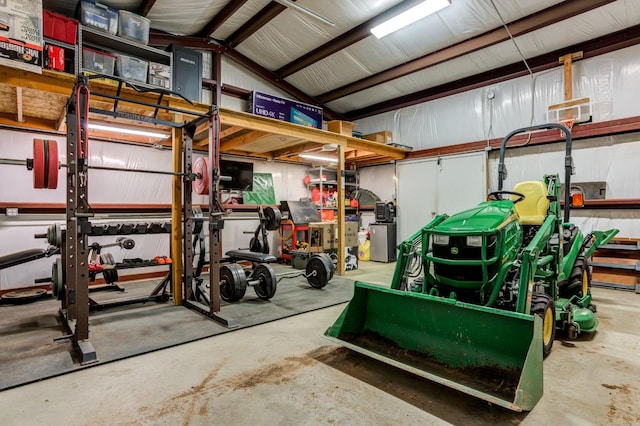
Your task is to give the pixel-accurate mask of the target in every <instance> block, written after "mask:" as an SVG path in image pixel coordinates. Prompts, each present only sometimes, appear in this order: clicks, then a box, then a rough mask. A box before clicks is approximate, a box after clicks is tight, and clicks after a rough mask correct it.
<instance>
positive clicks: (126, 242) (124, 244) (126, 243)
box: [116, 237, 136, 250]
mask: <svg viewBox="0 0 640 426" xmlns="http://www.w3.org/2000/svg"><path fill="white" fill-rule="evenodd" d="M116 242H118V243H119V244H120V247H121V248H123V249H125V250H131V249H132V248H134V247H135V246H136V242H135V241H133V240H132V239H131V238H125V237H118V238H116Z"/></svg>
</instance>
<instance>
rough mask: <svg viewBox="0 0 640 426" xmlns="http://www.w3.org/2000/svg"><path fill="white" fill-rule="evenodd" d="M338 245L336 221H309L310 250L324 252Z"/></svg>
mask: <svg viewBox="0 0 640 426" xmlns="http://www.w3.org/2000/svg"><path fill="white" fill-rule="evenodd" d="M337 246H338V238H337V235H336V224H335V222H311V223H309V251H312V252H322V251H325V250H328V249H332V248H336V247H337Z"/></svg>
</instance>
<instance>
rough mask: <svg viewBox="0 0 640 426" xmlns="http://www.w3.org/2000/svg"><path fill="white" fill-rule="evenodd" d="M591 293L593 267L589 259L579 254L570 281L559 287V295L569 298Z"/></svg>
mask: <svg viewBox="0 0 640 426" xmlns="http://www.w3.org/2000/svg"><path fill="white" fill-rule="evenodd" d="M587 294H591V268H590V267H589V261H588V260H587V259H586V258H585V257H584V256H578V258H577V259H576V263H574V264H573V269H572V270H571V276H569V281H567V284H566V285H565V286H563V287H560V289H559V296H560V297H564V298H565V299H569V298H571V297H572V296H578V297H580V298H582V297H584V296H586V295H587Z"/></svg>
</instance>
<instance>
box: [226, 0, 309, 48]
mask: <svg viewBox="0 0 640 426" xmlns="http://www.w3.org/2000/svg"><path fill="white" fill-rule="evenodd" d="M292 1H296V0H292ZM286 9H287V7H286V6H283V5H281V4H279V3H276V2H274V1H272V2H270V3H269V4H267V5H266V6H265V7H263V8H262V10H260V12H258V13H257V14H256V15H255V16H254V17H253V18H251V19H249V20H248V21H247V22H245V24H244V25H243V26H241V27H240V28H238V29H237V30H236V31H235V32H234V33H233V34H231V35H230V36H229V37H227V39H226V40H225V41H224V44H226V45H227V46H229V47H236V46H237V45H239V44H240V43H242V42H243V41H245V40H246V39H248V38H249V37H251V35H252V34H253V33H255V32H256V31H258V30H259V29H260V28H262V27H263V26H265V25H266V24H268V23H269V21H271V20H272V19H273V18H275V17H276V16H278V15H279V14H280V13H282V12H283V11H284V10H286Z"/></svg>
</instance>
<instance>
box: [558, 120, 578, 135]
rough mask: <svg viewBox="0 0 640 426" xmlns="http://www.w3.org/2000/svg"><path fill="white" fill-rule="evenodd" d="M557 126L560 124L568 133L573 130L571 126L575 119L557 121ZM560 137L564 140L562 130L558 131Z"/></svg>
mask: <svg viewBox="0 0 640 426" xmlns="http://www.w3.org/2000/svg"><path fill="white" fill-rule="evenodd" d="M558 123H559V124H562V125H563V126H564V127H566V128H567V129H569V132H571V130H572V129H573V125H574V124H575V123H576V118H563V119H562V120H558ZM560 137H563V138H566V135H565V134H564V131H563V130H560Z"/></svg>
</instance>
